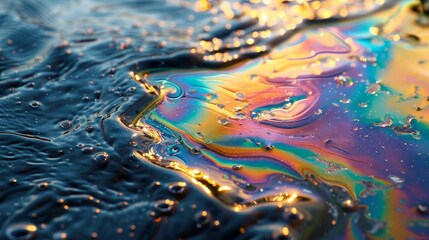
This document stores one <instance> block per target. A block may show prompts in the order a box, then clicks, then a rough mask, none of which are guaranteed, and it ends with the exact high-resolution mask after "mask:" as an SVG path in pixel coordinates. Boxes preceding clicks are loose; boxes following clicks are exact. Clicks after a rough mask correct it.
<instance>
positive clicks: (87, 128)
mask: <svg viewBox="0 0 429 240" xmlns="http://www.w3.org/2000/svg"><path fill="white" fill-rule="evenodd" d="M93 130H94V127H93V126H88V127H86V131H87V132H88V133H91V132H92V131H93Z"/></svg>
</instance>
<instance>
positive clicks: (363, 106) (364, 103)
mask: <svg viewBox="0 0 429 240" xmlns="http://www.w3.org/2000/svg"><path fill="white" fill-rule="evenodd" d="M358 105H359V107H361V108H366V107H368V103H366V102H361V103H359V104H358Z"/></svg>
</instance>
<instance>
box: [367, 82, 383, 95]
mask: <svg viewBox="0 0 429 240" xmlns="http://www.w3.org/2000/svg"><path fill="white" fill-rule="evenodd" d="M378 91H380V85H379V84H376V83H374V84H371V85H369V86H368V87H367V88H366V92H367V93H369V94H376V93H377V92H378Z"/></svg>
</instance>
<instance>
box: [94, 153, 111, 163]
mask: <svg viewBox="0 0 429 240" xmlns="http://www.w3.org/2000/svg"><path fill="white" fill-rule="evenodd" d="M109 158H110V157H109V154H107V153H106V152H99V153H96V154H95V155H94V158H93V160H94V161H95V162H96V163H98V164H106V163H107V162H108V161H109Z"/></svg>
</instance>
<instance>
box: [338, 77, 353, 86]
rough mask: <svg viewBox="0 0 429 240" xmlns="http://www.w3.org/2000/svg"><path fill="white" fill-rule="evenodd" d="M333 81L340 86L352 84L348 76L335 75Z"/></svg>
mask: <svg viewBox="0 0 429 240" xmlns="http://www.w3.org/2000/svg"><path fill="white" fill-rule="evenodd" d="M335 81H336V82H337V84H338V85H340V86H346V87H347V86H353V84H354V82H353V80H352V79H351V77H349V76H337V77H335Z"/></svg>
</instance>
